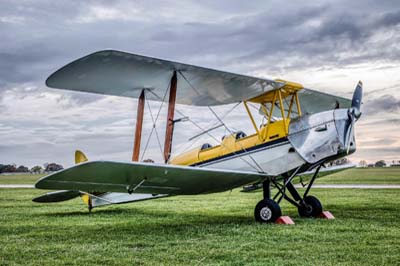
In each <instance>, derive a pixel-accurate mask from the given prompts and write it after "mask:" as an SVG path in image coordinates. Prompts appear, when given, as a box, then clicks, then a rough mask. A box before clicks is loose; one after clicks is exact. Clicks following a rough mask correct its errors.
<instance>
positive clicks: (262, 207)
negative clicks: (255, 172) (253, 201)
mask: <svg viewBox="0 0 400 266" xmlns="http://www.w3.org/2000/svg"><path fill="white" fill-rule="evenodd" d="M263 196H264V199H262V200H261V201H259V202H258V203H257V205H256V208H255V209H254V217H255V219H256V221H257V222H259V223H273V222H275V221H276V220H277V219H278V218H279V217H280V216H282V211H281V207H279V204H278V203H276V202H275V201H274V200H272V199H270V197H271V183H270V181H269V180H265V181H264V182H263Z"/></svg>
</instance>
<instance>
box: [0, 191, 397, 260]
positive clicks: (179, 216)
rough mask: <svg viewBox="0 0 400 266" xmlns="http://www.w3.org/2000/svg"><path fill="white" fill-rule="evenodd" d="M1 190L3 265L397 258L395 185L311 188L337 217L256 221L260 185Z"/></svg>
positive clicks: (292, 211)
mask: <svg viewBox="0 0 400 266" xmlns="http://www.w3.org/2000/svg"><path fill="white" fill-rule="evenodd" d="M41 193H43V191H39V190H33V189H1V190H0V243H1V245H0V264H1V265H48V264H51V265H128V264H129V265H396V264H397V265H398V264H399V262H400V230H399V225H400V223H399V218H400V213H399V210H400V193H399V190H390V189H387V190H368V189H365V190H352V189H329V190H328V189H313V190H312V194H313V195H316V196H317V197H318V198H320V200H321V201H322V202H323V203H324V204H325V205H324V206H325V209H327V210H330V211H331V212H332V213H333V214H334V215H335V216H336V219H335V220H320V219H302V218H298V216H297V210H296V209H295V208H294V207H292V206H290V205H288V204H287V203H284V204H282V209H283V212H284V214H285V215H290V216H291V217H292V218H293V219H294V221H295V223H296V225H294V226H285V225H265V224H264V225H260V224H256V223H255V222H254V220H253V209H254V206H255V204H256V203H257V202H258V201H259V199H260V198H261V193H247V194H245V193H240V192H239V191H238V190H234V191H233V192H226V193H219V194H210V195H201V196H180V197H171V198H164V199H158V200H154V201H146V202H138V203H133V204H128V205H115V206H110V207H105V208H99V209H94V211H93V212H92V213H91V214H89V213H88V212H87V210H86V209H85V206H83V204H82V203H81V201H80V199H76V200H72V201H67V202H63V203H56V204H37V203H33V202H31V198H32V197H34V196H37V195H39V194H41Z"/></svg>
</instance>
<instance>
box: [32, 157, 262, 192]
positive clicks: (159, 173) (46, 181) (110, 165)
mask: <svg viewBox="0 0 400 266" xmlns="http://www.w3.org/2000/svg"><path fill="white" fill-rule="evenodd" d="M265 178H267V176H266V175H264V174H259V173H253V172H241V171H226V170H216V169H206V168H197V167H189V166H186V167H185V166H173V165H162V164H152V163H136V162H132V163H121V162H107V161H93V162H87V163H81V164H79V165H76V166H73V167H71V168H68V169H65V170H62V171H59V172H57V173H54V174H51V175H49V176H46V177H43V178H42V179H40V180H39V181H38V182H37V183H36V185H35V186H36V188H40V189H62V190H74V191H96V192H127V191H130V192H134V193H150V194H169V195H193V194H202V193H213V192H221V191H226V190H229V189H232V188H236V187H239V186H242V185H245V184H248V183H251V182H255V181H258V180H263V179H265Z"/></svg>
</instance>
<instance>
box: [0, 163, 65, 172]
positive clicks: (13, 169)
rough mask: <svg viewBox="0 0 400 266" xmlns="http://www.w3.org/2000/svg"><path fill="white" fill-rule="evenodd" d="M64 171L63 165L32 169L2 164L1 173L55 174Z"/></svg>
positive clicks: (0, 166)
mask: <svg viewBox="0 0 400 266" xmlns="http://www.w3.org/2000/svg"><path fill="white" fill-rule="evenodd" d="M62 169H64V167H63V166H62V165H61V164H57V163H46V164H44V165H43V167H42V166H39V165H35V166H34V167H32V168H31V169H29V168H28V167H26V166H24V165H20V166H18V167H17V165H16V164H0V173H34V174H40V173H43V172H55V171H59V170H62Z"/></svg>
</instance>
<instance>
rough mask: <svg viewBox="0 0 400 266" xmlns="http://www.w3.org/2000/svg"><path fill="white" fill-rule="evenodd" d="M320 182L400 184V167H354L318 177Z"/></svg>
mask: <svg viewBox="0 0 400 266" xmlns="http://www.w3.org/2000/svg"><path fill="white" fill-rule="evenodd" d="M317 183H318V184H400V167H397V168H395V167H383V168H354V169H349V170H346V171H343V172H338V173H336V174H332V175H329V176H324V177H321V178H319V179H318V181H317Z"/></svg>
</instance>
